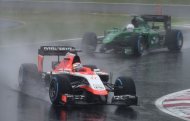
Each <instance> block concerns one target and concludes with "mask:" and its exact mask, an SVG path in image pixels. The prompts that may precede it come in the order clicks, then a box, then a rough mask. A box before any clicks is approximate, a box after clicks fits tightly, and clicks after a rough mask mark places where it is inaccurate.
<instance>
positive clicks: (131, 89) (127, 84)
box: [114, 77, 136, 96]
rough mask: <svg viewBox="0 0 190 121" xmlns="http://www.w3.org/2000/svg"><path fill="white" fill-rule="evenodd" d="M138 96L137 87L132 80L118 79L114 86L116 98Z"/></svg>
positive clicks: (128, 78)
mask: <svg viewBox="0 0 190 121" xmlns="http://www.w3.org/2000/svg"><path fill="white" fill-rule="evenodd" d="M119 95H132V96H135V95H136V87H135V83H134V81H133V79H132V78H130V77H118V78H117V79H116V81H115V84H114V96H119Z"/></svg>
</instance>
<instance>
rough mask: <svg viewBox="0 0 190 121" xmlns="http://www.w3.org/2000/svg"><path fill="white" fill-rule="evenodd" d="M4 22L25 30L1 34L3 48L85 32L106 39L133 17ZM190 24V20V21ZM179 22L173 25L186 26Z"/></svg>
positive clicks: (25, 16) (61, 16) (30, 17)
mask: <svg viewBox="0 0 190 121" xmlns="http://www.w3.org/2000/svg"><path fill="white" fill-rule="evenodd" d="M0 18H4V19H10V20H17V21H21V22H22V23H24V24H23V25H22V26H19V27H15V28H9V29H5V30H0V44H1V45H3V44H10V43H11V44H15V43H20V42H22V43H23V42H25V43H30V42H38V41H40V42H41V41H51V40H62V39H68V38H76V37H77V38H78V37H82V35H83V34H84V33H85V32H89V31H92V32H96V33H97V34H98V35H102V34H103V32H104V30H106V29H111V28H113V27H123V26H125V25H126V24H128V23H129V22H130V19H131V17H129V16H128V15H125V14H85V13H82V14H77V13H76V14H74V13H70V14H69V13H51V12H39V11H38V12H12V11H11V12H0ZM188 20H189V19H188ZM185 22H186V20H183V21H182V20H181V19H180V18H175V19H174V20H173V23H185Z"/></svg>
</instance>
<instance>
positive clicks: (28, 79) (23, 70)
mask: <svg viewBox="0 0 190 121" xmlns="http://www.w3.org/2000/svg"><path fill="white" fill-rule="evenodd" d="M40 79H41V77H40V74H39V72H38V68H37V66H36V64H32V63H26V64H22V65H21V66H20V69H19V76H18V86H19V89H21V90H30V89H29V88H30V87H31V86H32V85H35V84H36V83H38V81H39V80H40ZM34 83H35V84H34Z"/></svg>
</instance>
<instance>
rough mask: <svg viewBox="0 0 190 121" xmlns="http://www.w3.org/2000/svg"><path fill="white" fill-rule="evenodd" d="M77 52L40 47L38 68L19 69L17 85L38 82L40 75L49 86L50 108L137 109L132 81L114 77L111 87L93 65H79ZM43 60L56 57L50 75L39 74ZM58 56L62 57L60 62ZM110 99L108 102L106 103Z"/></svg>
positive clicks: (56, 47) (24, 65) (25, 65)
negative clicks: (107, 106)
mask: <svg viewBox="0 0 190 121" xmlns="http://www.w3.org/2000/svg"><path fill="white" fill-rule="evenodd" d="M77 52H79V50H76V49H75V48H74V47H69V46H41V47H40V49H39V51H38V66H36V65H35V64H22V65H21V67H20V70H19V82H20V85H21V86H22V85H23V82H25V81H27V80H28V79H31V78H34V76H35V78H36V77H37V78H36V79H39V75H40V78H41V79H43V80H44V81H45V82H46V83H47V84H48V83H49V84H48V85H49V97H50V100H51V102H52V104H53V105H59V104H62V105H68V104H118V105H127V106H130V105H137V99H138V98H137V96H136V88H135V83H134V81H133V79H131V78H130V77H118V78H117V79H116V80H115V83H114V84H112V83H111V82H110V79H109V74H108V73H106V72H103V71H101V70H100V69H98V68H97V67H96V66H95V65H82V63H81V60H80V57H79V56H78V54H77ZM44 56H58V61H56V62H55V61H53V62H52V71H50V72H43V60H44ZM60 56H63V58H62V60H61V61H60ZM32 76H33V77H32ZM111 93H113V94H111ZM110 96H111V98H112V99H111V100H112V101H110V102H108V97H110Z"/></svg>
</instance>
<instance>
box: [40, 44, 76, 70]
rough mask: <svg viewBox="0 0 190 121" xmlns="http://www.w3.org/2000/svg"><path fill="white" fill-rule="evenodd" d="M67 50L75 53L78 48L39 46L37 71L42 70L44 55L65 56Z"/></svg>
mask: <svg viewBox="0 0 190 121" xmlns="http://www.w3.org/2000/svg"><path fill="white" fill-rule="evenodd" d="M68 52H70V53H74V54H77V52H80V50H77V49H75V48H74V47H71V46H41V47H40V48H39V49H38V71H39V72H40V73H42V72H43V60H44V56H58V62H59V56H65V55H66V54H67V53H68Z"/></svg>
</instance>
